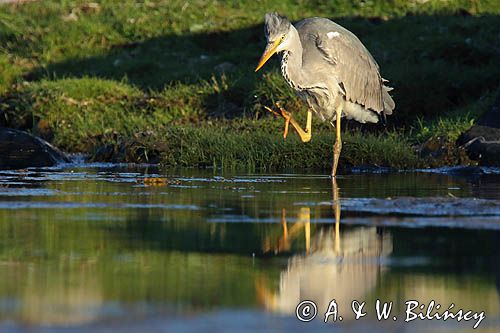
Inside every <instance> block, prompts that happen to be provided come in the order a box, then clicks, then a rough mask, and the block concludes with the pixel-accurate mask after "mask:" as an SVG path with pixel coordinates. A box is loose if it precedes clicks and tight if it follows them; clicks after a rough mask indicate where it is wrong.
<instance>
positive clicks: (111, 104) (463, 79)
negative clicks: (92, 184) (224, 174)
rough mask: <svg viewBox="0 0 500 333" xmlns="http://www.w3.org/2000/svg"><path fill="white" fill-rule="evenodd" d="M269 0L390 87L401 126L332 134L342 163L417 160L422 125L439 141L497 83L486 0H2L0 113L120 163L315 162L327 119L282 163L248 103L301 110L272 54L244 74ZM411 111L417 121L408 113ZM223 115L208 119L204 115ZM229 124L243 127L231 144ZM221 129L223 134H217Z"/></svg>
mask: <svg viewBox="0 0 500 333" xmlns="http://www.w3.org/2000/svg"><path fill="white" fill-rule="evenodd" d="M270 9H277V10H278V11H280V12H282V13H285V14H287V15H289V16H290V17H291V18H292V19H294V20H295V19H299V18H301V17H307V16H314V15H319V16H327V17H334V18H337V19H338V21H339V23H341V24H343V25H345V26H346V27H347V28H349V29H351V30H353V32H355V33H356V34H358V35H359V36H360V37H361V39H362V40H363V42H364V43H365V44H366V45H367V47H368V49H369V50H371V51H372V53H373V54H374V56H375V58H376V59H377V60H378V62H379V63H380V65H381V68H382V73H383V75H384V76H385V77H387V78H389V79H390V80H391V84H392V85H393V86H395V87H396V89H395V90H394V94H395V100H396V101H397V104H398V109H397V111H396V113H395V114H394V116H392V117H391V118H390V119H389V128H391V127H392V126H397V127H398V128H399V127H400V125H402V126H403V130H398V131H393V130H390V131H389V133H388V134H387V133H383V134H366V133H362V132H357V131H354V133H353V134H350V135H349V136H347V135H346V139H347V144H346V145H345V146H344V147H345V151H344V154H343V157H344V163H347V164H349V163H352V164H364V163H366V164H376V165H380V164H381V165H390V166H395V167H405V166H409V167H415V166H419V165H422V164H425V163H426V161H419V160H418V159H417V158H415V157H414V154H413V150H412V148H411V145H412V144H414V143H421V142H422V141H424V140H425V139H428V138H431V137H435V136H441V137H443V136H444V137H447V140H448V142H453V141H454V139H455V137H456V136H457V133H459V132H460V131H462V130H463V129H465V128H467V127H468V126H470V124H471V123H472V122H473V121H474V120H475V119H476V118H477V116H478V115H479V114H480V113H481V112H482V111H483V110H484V109H485V108H486V107H487V106H488V103H482V102H480V103H479V104H477V105H476V104H474V102H472V101H475V100H477V99H478V98H479V97H481V96H491V95H492V94H493V92H494V90H495V89H496V88H497V87H496V84H497V82H496V81H495V78H496V77H498V76H499V74H500V73H499V72H498V71H499V68H498V66H497V65H496V62H497V61H496V59H497V56H498V55H497V50H496V48H495V47H494V45H497V42H498V41H497V40H496V38H497V36H496V35H497V33H496V32H497V30H498V19H497V16H495V15H498V10H499V9H498V6H496V4H495V3H494V1H472V2H471V1H446V2H444V1H438V0H436V1H427V2H426V3H424V4H421V3H417V2H414V1H365V2H363V5H362V6H361V5H359V4H356V3H353V2H352V1H335V2H327V3H323V2H321V3H319V2H316V1H314V2H301V3H300V4H297V3H296V2H295V1H276V0H267V1H265V2H258V3H254V2H231V3H226V2H210V3H206V2H202V1H194V2H193V1H190V2H189V4H187V5H186V2H185V1H167V2H163V1H161V2H153V1H151V2H148V3H144V4H141V3H136V2H133V1H125V2H122V4H121V5H120V6H117V5H116V2H113V1H104V2H101V3H99V5H98V6H90V5H86V4H75V3H70V2H63V3H60V2H56V1H50V2H49V1H44V2H43V3H42V2H35V3H31V4H26V5H22V6H16V7H11V6H2V10H3V11H2V14H1V16H0V41H1V42H2V43H1V44H2V51H3V52H1V53H0V69H1V73H2V74H1V75H0V92H1V93H2V96H1V99H2V104H5V105H4V107H2V110H3V113H2V114H0V118H1V119H2V121H3V122H4V123H7V124H8V125H10V126H14V127H21V128H27V129H33V130H34V131H35V132H38V133H39V134H42V135H43V136H45V137H47V138H49V139H51V140H53V141H54V142H55V143H56V144H57V145H59V146H61V147H62V148H64V149H67V150H70V151H85V152H92V151H93V150H94V149H95V148H96V147H99V146H102V145H103V144H111V145H114V146H115V147H116V146H118V147H119V148H117V149H116V152H115V154H117V155H119V156H118V158H120V159H125V160H129V161H143V160H148V159H149V160H151V159H152V160H161V161H163V162H164V163H165V164H169V165H172V164H173V165H212V164H216V165H224V166H233V165H244V166H247V167H259V166H260V167H261V166H265V165H266V160H267V159H269V158H270V157H271V158H272V157H273V156H276V161H273V162H272V163H271V165H272V166H274V167H276V168H282V167H284V166H291V167H300V166H314V167H319V168H322V167H326V165H327V164H328V163H326V162H323V161H328V160H330V155H331V151H329V150H328V149H327V148H326V145H327V144H328V145H330V143H331V140H332V139H331V135H330V133H329V129H327V126H324V125H317V124H315V125H314V126H315V127H314V131H315V133H316V134H319V135H318V136H316V137H315V136H313V140H315V141H316V143H315V142H313V143H312V144H311V145H298V144H297V145H295V144H294V146H296V148H295V149H294V150H293V153H294V157H296V159H295V160H293V161H288V162H286V163H285V162H283V161H282V160H283V158H286V157H287V156H288V155H289V154H288V153H287V154H284V153H280V150H281V149H282V148H283V149H289V150H291V149H292V148H291V147H292V145H291V144H283V143H281V142H280V136H279V135H280V134H279V128H280V127H281V122H278V121H272V122H271V121H270V120H269V117H267V116H264V115H263V110H262V105H263V104H271V103H272V101H276V100H285V101H287V108H288V109H289V110H291V111H298V110H299V108H300V109H301V108H302V107H301V106H300V103H298V101H297V99H296V97H295V96H294V95H293V94H292V93H291V91H290V89H288V88H287V87H286V85H285V83H284V81H283V80H282V78H281V77H280V75H279V73H278V71H277V70H276V69H273V68H272V66H269V67H268V68H267V69H266V70H265V72H263V73H262V74H258V75H256V74H253V68H254V66H255V62H256V60H257V59H258V57H259V53H260V52H261V49H262V46H263V45H262V43H263V41H262V39H263V36H262V28H261V24H262V17H263V13H264V12H265V11H268V10H270ZM406 14H410V15H408V16H406ZM412 14H417V15H415V16H412ZM490 14H491V15H490ZM205 15H207V16H205ZM35 17H36V19H34V18H35ZM207 17H209V18H210V19H209V20H207ZM366 17H371V19H369V20H368V19H365V18H366ZM373 17H375V18H373ZM2 22H3V23H8V24H2ZM478 31H480V32H481V33H480V34H478V33H477V32H478ZM224 62H231V63H232V64H233V65H234V66H235V69H234V71H233V72H231V73H229V74H227V75H225V76H221V75H219V74H218V73H217V69H216V66H217V65H219V64H222V63H224ZM24 81H27V82H24ZM255 96H256V97H255ZM487 101H490V100H489V99H487ZM417 117H420V118H422V117H423V119H425V120H424V121H423V122H420V123H418V122H417ZM234 118H238V120H236V121H234V120H232V121H231V120H228V121H224V122H223V123H224V125H222V126H220V127H219V126H218V125H214V126H215V129H214V127H212V126H210V125H208V126H204V125H205V124H208V123H216V122H219V121H220V120H221V119H234ZM240 118H241V119H240ZM299 118H301V117H299ZM255 119H257V120H255ZM271 123H272V124H271ZM202 125H203V126H202ZM184 126H185V127H187V128H188V130H187V131H188V132H189V133H190V135H192V137H191V138H187V137H185V138H184V139H183V140H187V141H186V142H188V143H189V145H192V146H193V149H192V150H191V151H190V150H189V149H186V146H185V145H182V142H179V139H178V137H181V138H182V132H183V131H184ZM190 127H194V128H193V129H191V128H190ZM200 127H201V128H200ZM264 127H266V128H267V129H263V128H264ZM366 128H373V127H370V126H366ZM412 128H413V130H411V129H412ZM240 130H243V132H247V133H248V134H247V135H245V134H244V135H243V139H244V140H243V139H242V138H240V139H239V143H238V142H235V141H237V138H238V137H239V135H240V134H241V132H240ZM229 131H230V132H233V133H234V136H231V135H230V134H227V135H226V134H225V132H229ZM252 131H256V133H257V134H256V135H255V137H254V136H253V135H251V134H250V132H252ZM138 133H142V135H140V134H138ZM179 133H180V134H179ZM208 133H214V136H218V138H212V136H210V135H208ZM223 133H224V135H223ZM291 135H292V136H293V135H294V134H291ZM151 137H152V138H153V139H150V138H151ZM206 140H209V141H210V140H212V141H216V142H217V144H219V145H220V146H221V147H212V146H211V144H207V143H205V141H206ZM243 141H244V142H243ZM242 142H243V143H242ZM235 143H238V144H237V145H235ZM207 145H208V147H207ZM179 146H180V147H182V149H178V147H179ZM245 146H258V147H259V148H260V149H253V150H251V149H249V148H248V147H245ZM299 146H304V147H306V148H303V147H299ZM320 146H321V148H319V147H320ZM323 146H325V147H324V148H323ZM287 147H288V148H287ZM309 147H310V148H311V151H313V152H314V154H312V153H309V149H308V148H309ZM120 149H125V150H127V152H128V154H125V155H126V156H123V154H121V153H120ZM203 149H208V151H209V152H210V154H209V153H203ZM212 149H217V151H215V152H214V151H211V150H212ZM238 151H242V153H241V154H239V153H238ZM212 154H213V155H214V156H212ZM197 155H198V156H201V157H199V158H198V159H196V158H194V156H197ZM311 156H315V157H316V159H315V161H310V159H313V157H311ZM300 160H304V161H305V162H300ZM311 162H312V163H313V164H312V165H311V164H310V163H311ZM446 162H449V161H442V162H441V163H446ZM453 162H454V161H453V160H452V161H451V163H453ZM455 162H456V161H455Z"/></svg>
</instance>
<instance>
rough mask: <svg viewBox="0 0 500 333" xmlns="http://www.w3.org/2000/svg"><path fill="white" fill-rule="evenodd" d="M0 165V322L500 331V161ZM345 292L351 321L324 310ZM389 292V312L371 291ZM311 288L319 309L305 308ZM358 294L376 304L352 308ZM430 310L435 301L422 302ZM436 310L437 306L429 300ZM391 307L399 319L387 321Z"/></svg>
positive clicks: (385, 297) (105, 327)
mask: <svg viewBox="0 0 500 333" xmlns="http://www.w3.org/2000/svg"><path fill="white" fill-rule="evenodd" d="M435 171H437V172H406V173H385V172H381V173H365V172H357V173H353V174H350V175H346V176H342V177H340V178H339V179H338V181H337V183H336V184H332V182H331V181H330V180H329V179H328V177H325V176H323V175H311V174H242V173H234V174H232V173H221V172H220V171H214V170H205V171H199V170H189V169H187V170H176V171H170V172H168V173H159V171H158V170H156V169H155V168H151V167H149V168H148V167H145V166H144V167H127V166H114V165H106V164H95V165H84V166H72V165H68V166H65V167H63V168H54V169H44V170H43V169H42V170H24V171H0V331H1V332H25V331H27V332H82V331H91V332H114V331H117V330H119V331H122V332H136V331H147V332H198V331H203V332H207V331H208V332H210V331H214V332H220V331H227V332H267V331H268V332H294V331H297V332H300V331H304V330H306V331H310V330H314V331H328V332H331V331H332V330H335V329H343V330H347V331H352V332H358V331H366V332H373V331H375V332H378V331H380V332H384V331H387V330H393V331H406V332H422V331H429V332H436V331H450V332H451V331H457V330H458V331H463V332H467V331H471V330H472V326H473V325H474V323H475V322H476V320H471V321H464V320H462V321H461V322H457V321H453V320H448V321H442V320H441V321H437V320H433V321H429V320H427V321H422V320H415V321H412V322H410V323H405V322H404V319H405V301H407V300H418V301H419V302H421V303H424V304H428V303H429V302H430V300H435V301H436V302H438V303H440V304H441V305H442V307H443V309H442V310H445V309H447V308H448V307H449V306H450V304H451V303H454V304H455V307H454V309H455V310H457V309H459V308H461V309H464V310H473V311H474V312H481V311H485V316H486V319H484V320H483V321H482V322H481V323H480V325H479V328H478V330H476V331H483V332H488V331H491V332H496V331H498V330H500V302H499V292H498V290H499V289H498V288H499V287H500V257H499V254H500V191H499V186H500V172H498V170H495V169H485V170H482V172H480V173H474V172H473V173H470V172H456V171H457V170H444V169H442V170H435ZM332 299H335V301H336V304H337V306H338V310H339V314H340V315H341V316H342V317H343V321H342V322H340V321H337V322H336V323H329V324H325V323H323V322H322V321H321V320H322V319H323V318H322V317H323V315H324V312H325V311H326V309H327V308H328V305H329V303H330V301H331V300H332ZM377 299H380V300H382V301H384V302H389V301H393V302H394V305H393V306H394V309H393V312H392V314H391V317H390V318H389V320H387V321H384V320H382V321H380V322H379V321H378V320H377V319H376V318H375V302H376V300H377ZM302 300H312V301H314V302H315V303H316V305H317V307H318V312H319V313H318V316H317V318H316V319H314V320H313V321H312V322H310V323H302V322H300V321H299V320H298V319H296V318H295V310H296V306H297V304H298V303H299V302H301V301H302ZM353 300H358V301H359V302H362V301H366V306H365V308H364V309H365V311H366V312H367V315H366V317H363V318H361V319H359V320H357V321H355V320H353V317H354V315H353V312H352V310H351V303H352V301H353ZM424 312H425V311H424ZM434 312H435V311H434ZM393 315H396V316H397V320H396V321H394V320H392V316H393Z"/></svg>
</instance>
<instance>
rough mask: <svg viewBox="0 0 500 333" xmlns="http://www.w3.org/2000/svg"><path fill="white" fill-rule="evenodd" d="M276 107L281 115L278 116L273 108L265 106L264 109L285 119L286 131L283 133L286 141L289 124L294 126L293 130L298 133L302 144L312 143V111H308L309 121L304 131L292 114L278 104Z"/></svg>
mask: <svg viewBox="0 0 500 333" xmlns="http://www.w3.org/2000/svg"><path fill="white" fill-rule="evenodd" d="M276 106H277V107H278V109H279V110H280V113H281V114H278V113H277V112H275V111H273V110H272V109H271V108H269V107H267V106H264V108H265V109H266V110H267V111H269V112H271V113H273V114H275V115H280V116H282V117H283V118H285V129H284V131H283V138H285V139H286V137H287V135H288V126H289V124H292V126H293V128H295V130H296V131H297V134H298V135H299V137H300V140H301V141H302V142H309V141H311V136H312V110H310V109H309V110H307V121H306V129H305V130H303V129H302V127H300V125H299V123H297V121H296V120H295V118H293V116H292V114H291V113H289V112H287V111H286V110H285V109H283V108H282V107H281V106H280V105H279V104H278V103H276Z"/></svg>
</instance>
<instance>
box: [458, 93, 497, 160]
mask: <svg viewBox="0 0 500 333" xmlns="http://www.w3.org/2000/svg"><path fill="white" fill-rule="evenodd" d="M457 145H459V146H463V147H465V149H466V150H467V154H468V155H469V157H470V158H471V159H473V160H477V161H479V164H480V165H484V166H500V93H499V94H498V96H497V98H496V101H495V103H494V104H493V107H492V108H491V110H490V111H489V112H487V113H486V114H484V115H483V116H482V117H481V118H480V119H479V120H478V122H477V125H474V126H472V127H471V128H470V129H469V130H467V131H466V132H464V133H462V135H461V136H460V137H459V138H458V140H457Z"/></svg>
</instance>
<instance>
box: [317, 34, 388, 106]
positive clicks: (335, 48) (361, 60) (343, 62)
mask: <svg viewBox="0 0 500 333" xmlns="http://www.w3.org/2000/svg"><path fill="white" fill-rule="evenodd" d="M316 47H317V48H318V50H319V51H320V52H321V53H322V55H323V57H324V59H325V60H326V61H327V62H328V63H330V64H331V65H332V66H334V73H335V75H336V76H337V79H338V80H339V82H340V83H341V85H342V86H343V89H344V91H345V95H346V99H347V100H349V101H351V102H355V103H358V104H361V105H363V106H365V107H366V108H370V109H372V110H373V111H376V112H379V113H380V112H382V111H383V110H384V103H383V99H382V86H383V81H382V78H381V77H380V73H379V69H378V65H377V63H376V62H375V59H373V57H372V56H371V54H370V53H369V52H368V50H367V49H366V48H365V47H364V45H363V44H362V43H361V42H360V41H359V39H357V37H356V36H354V35H353V34H351V33H347V31H341V32H337V31H331V32H328V33H325V34H319V35H318V36H317V38H316Z"/></svg>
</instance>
